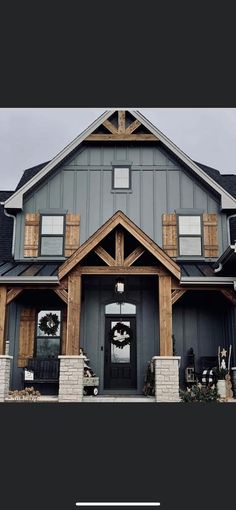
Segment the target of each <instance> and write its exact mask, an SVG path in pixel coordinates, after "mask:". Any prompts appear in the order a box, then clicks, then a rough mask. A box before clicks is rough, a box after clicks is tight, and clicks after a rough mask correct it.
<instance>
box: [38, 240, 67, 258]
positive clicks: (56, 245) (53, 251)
mask: <svg viewBox="0 0 236 510" xmlns="http://www.w3.org/2000/svg"><path fill="white" fill-rule="evenodd" d="M41 255H63V237H42V238H41Z"/></svg>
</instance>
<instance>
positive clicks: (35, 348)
mask: <svg viewBox="0 0 236 510" xmlns="http://www.w3.org/2000/svg"><path fill="white" fill-rule="evenodd" d="M40 312H45V313H51V312H60V335H57V336H49V335H40V336H39V335H38V322H39V321H38V316H39V314H40ZM62 314H63V310H62V309H61V308H58V307H56V308H54V309H53V308H52V307H51V308H44V309H43V308H37V309H36V321H35V335H34V338H35V341H34V357H35V358H37V359H42V358H45V356H38V354H37V346H38V341H39V340H40V339H45V338H46V339H50V338H51V339H53V338H59V355H60V353H61V348H62V334H63V332H62V323H63V320H62ZM57 358H58V356H56V357H55V358H50V357H47V359H57Z"/></svg>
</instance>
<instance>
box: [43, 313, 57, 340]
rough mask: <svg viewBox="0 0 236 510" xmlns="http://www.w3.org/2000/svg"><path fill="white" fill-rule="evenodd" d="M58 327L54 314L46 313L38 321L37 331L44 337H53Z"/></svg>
mask: <svg viewBox="0 0 236 510" xmlns="http://www.w3.org/2000/svg"><path fill="white" fill-rule="evenodd" d="M58 327H59V319H58V316H57V315H56V314H55V313H47V314H46V315H44V316H43V317H41V319H40V321H39V329H41V331H42V332H43V333H45V335H55V334H56V332H57V330H58Z"/></svg>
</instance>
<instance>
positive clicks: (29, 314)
mask: <svg viewBox="0 0 236 510" xmlns="http://www.w3.org/2000/svg"><path fill="white" fill-rule="evenodd" d="M35 317H36V311H35V309H34V308H23V309H22V310H21V316H20V334H19V351H18V367H25V366H26V364H27V358H30V357H32V356H33V354H34V337H35Z"/></svg>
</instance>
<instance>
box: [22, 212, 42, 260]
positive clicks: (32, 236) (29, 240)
mask: <svg viewBox="0 0 236 510" xmlns="http://www.w3.org/2000/svg"><path fill="white" fill-rule="evenodd" d="M39 223H40V215H39V214H38V213H26V215H25V238H24V257H38V251H39Z"/></svg>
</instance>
